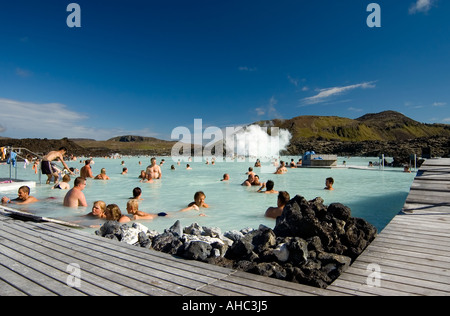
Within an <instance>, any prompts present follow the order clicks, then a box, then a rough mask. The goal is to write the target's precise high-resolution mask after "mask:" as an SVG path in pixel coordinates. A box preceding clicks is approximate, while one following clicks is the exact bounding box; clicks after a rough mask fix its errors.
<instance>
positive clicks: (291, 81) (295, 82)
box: [287, 75, 299, 87]
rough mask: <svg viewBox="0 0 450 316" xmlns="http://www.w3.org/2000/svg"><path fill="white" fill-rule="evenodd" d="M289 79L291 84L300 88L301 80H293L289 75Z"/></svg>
mask: <svg viewBox="0 0 450 316" xmlns="http://www.w3.org/2000/svg"><path fill="white" fill-rule="evenodd" d="M287 78H288V80H289V82H290V83H292V84H293V85H294V86H296V87H298V83H299V80H298V79H297V78H293V77H291V76H290V75H288V76H287Z"/></svg>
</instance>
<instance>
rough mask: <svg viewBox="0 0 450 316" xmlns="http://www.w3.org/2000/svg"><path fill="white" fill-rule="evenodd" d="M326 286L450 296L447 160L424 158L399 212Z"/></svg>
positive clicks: (370, 292) (366, 292)
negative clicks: (355, 258)
mask: <svg viewBox="0 0 450 316" xmlns="http://www.w3.org/2000/svg"><path fill="white" fill-rule="evenodd" d="M372 268H375V269H374V270H373V269H372ZM378 277H379V278H378ZM376 281H379V282H376ZM328 290H334V291H343V292H346V293H348V294H356V295H408V296H414V295H439V296H448V295H450V159H438V160H428V161H426V163H425V164H424V165H423V166H422V167H421V169H420V170H419V172H418V175H417V177H416V178H415V179H414V183H413V185H412V187H411V191H410V194H409V196H408V198H407V200H406V203H405V206H404V208H403V212H402V213H401V214H399V215H397V216H396V217H395V218H394V219H393V220H392V221H391V222H390V223H389V225H388V226H386V228H385V229H384V230H383V231H382V232H381V233H380V234H379V236H378V237H377V238H376V240H375V241H374V242H373V243H372V244H371V245H370V246H369V247H368V248H367V249H366V251H365V252H364V253H363V254H362V255H361V256H360V257H359V258H358V259H357V260H356V262H355V263H354V264H353V265H352V267H351V268H350V269H348V270H347V271H346V272H345V273H344V274H343V275H341V277H340V278H339V279H338V280H336V281H335V282H334V283H333V284H332V285H331V286H330V287H328Z"/></svg>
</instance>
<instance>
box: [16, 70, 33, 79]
mask: <svg viewBox="0 0 450 316" xmlns="http://www.w3.org/2000/svg"><path fill="white" fill-rule="evenodd" d="M16 75H18V76H19V77H22V78H29V77H31V76H32V75H33V73H32V72H31V71H29V70H26V69H23V68H16Z"/></svg>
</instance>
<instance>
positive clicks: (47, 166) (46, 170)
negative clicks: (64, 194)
mask: <svg viewBox="0 0 450 316" xmlns="http://www.w3.org/2000/svg"><path fill="white" fill-rule="evenodd" d="M66 154H67V148H66V147H61V148H59V149H58V150H57V151H51V152H49V153H48V154H47V155H45V156H44V157H43V158H42V162H41V170H42V174H45V175H46V176H47V184H50V181H51V180H52V178H54V182H55V184H56V182H57V181H58V178H59V174H58V171H57V170H56V169H55V168H54V167H53V166H52V161H53V160H59V161H60V162H61V163H62V164H63V166H64V169H66V170H67V171H69V173H70V174H71V175H74V173H73V172H72V171H70V169H69V167H68V166H67V164H66V163H65V162H64V156H65V155H66Z"/></svg>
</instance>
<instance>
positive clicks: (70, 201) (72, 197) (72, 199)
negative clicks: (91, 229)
mask: <svg viewBox="0 0 450 316" xmlns="http://www.w3.org/2000/svg"><path fill="white" fill-rule="evenodd" d="M85 187H86V179H85V178H81V177H78V178H76V179H75V181H74V187H73V188H72V189H71V190H69V192H67V194H66V196H65V197H64V206H67V207H78V206H84V207H87V206H88V204H87V202H86V197H85V196H84V193H83V190H84V188H85Z"/></svg>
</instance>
